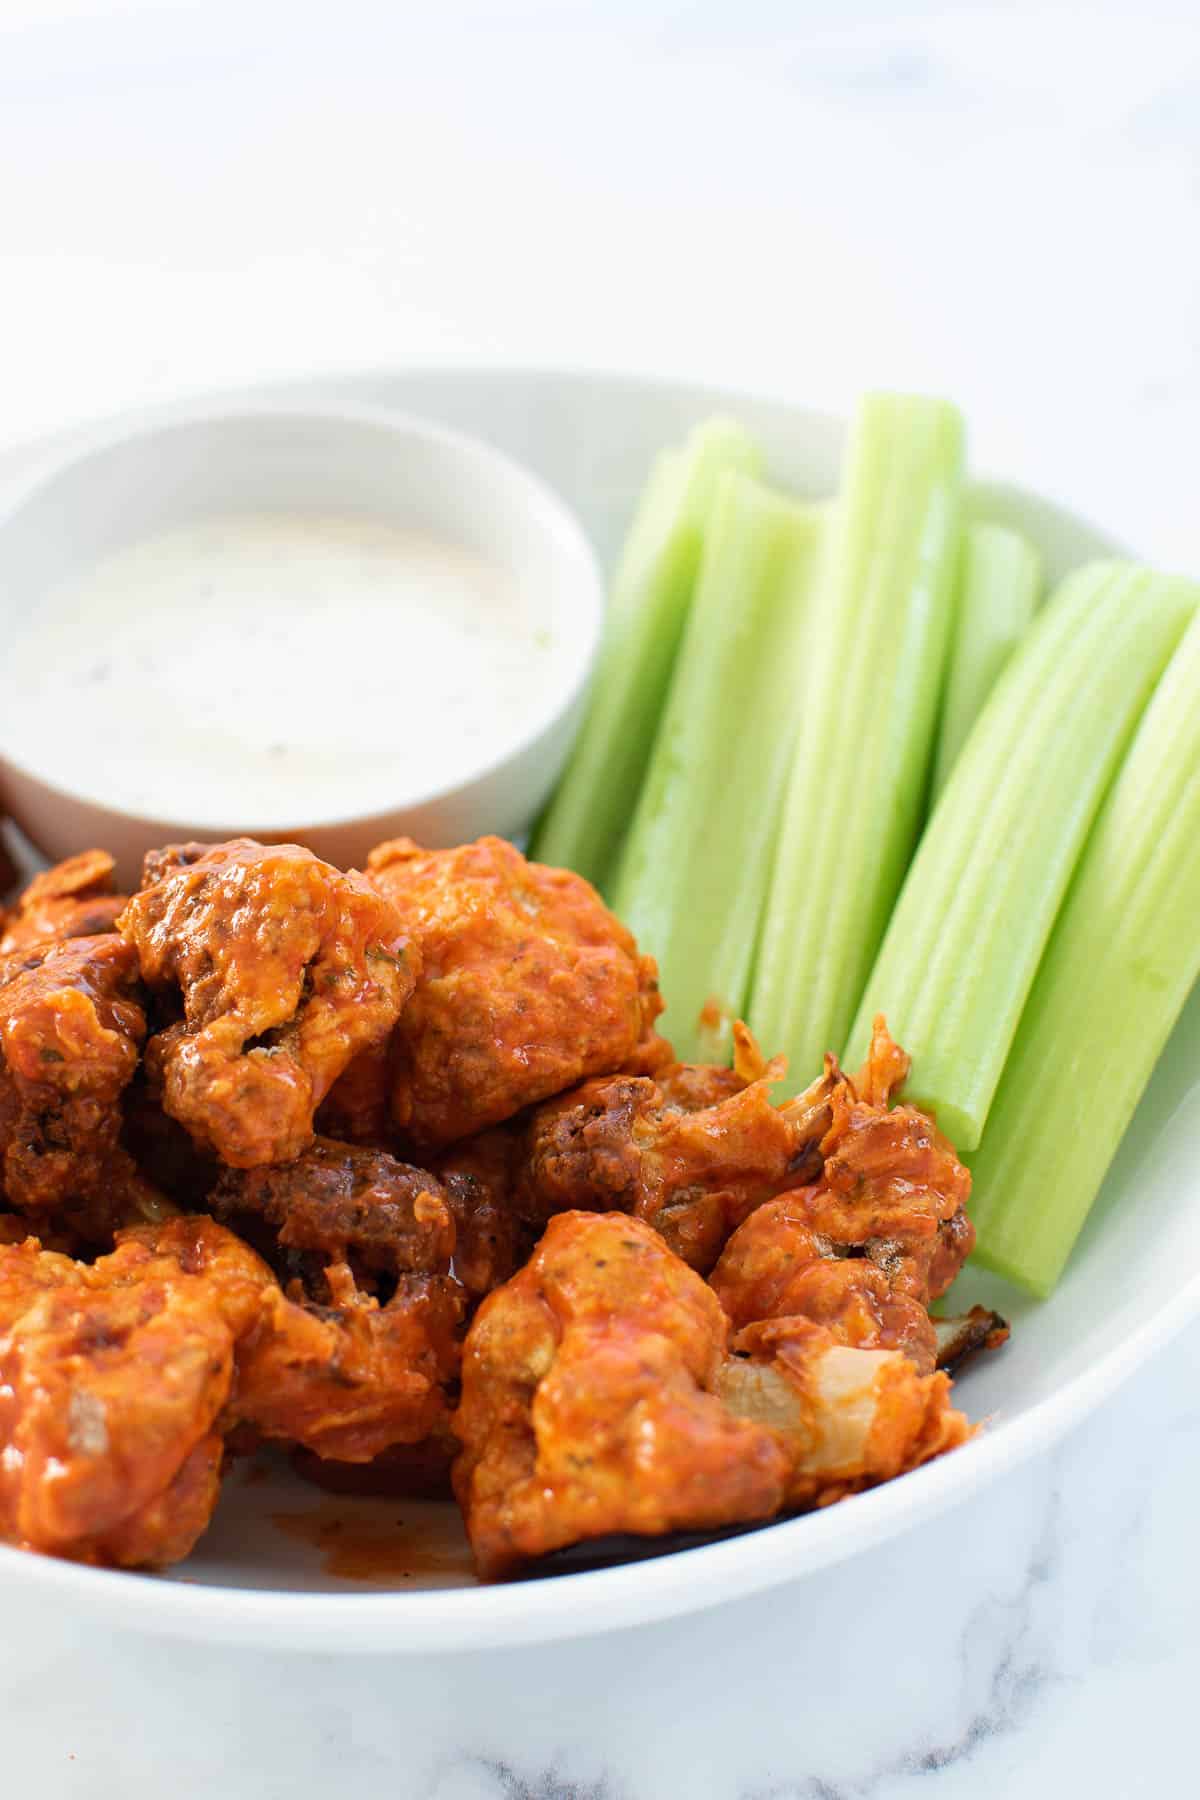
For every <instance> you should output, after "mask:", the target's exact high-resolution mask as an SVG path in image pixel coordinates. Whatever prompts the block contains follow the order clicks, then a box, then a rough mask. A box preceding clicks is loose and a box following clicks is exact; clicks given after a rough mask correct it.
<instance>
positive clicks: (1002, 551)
mask: <svg viewBox="0 0 1200 1800" xmlns="http://www.w3.org/2000/svg"><path fill="white" fill-rule="evenodd" d="M1041 574H1042V569H1041V558H1040V557H1039V555H1038V553H1037V551H1036V550H1035V549H1034V547H1033V545H1032V544H1031V543H1030V542H1029V540H1028V538H1025V537H1022V536H1021V533H1020V532H1019V531H1010V530H1009V528H1008V526H1007V525H991V524H987V523H985V522H982V521H981V522H980V523H978V524H974V525H968V527H967V529H966V532H965V533H964V537H963V562H962V573H961V576H960V588H959V595H958V606H957V608H956V619H955V625H954V637H953V643H952V645H951V649H950V667H949V670H948V672H947V675H946V694H945V698H944V699H943V701H942V718H941V723H940V725H939V726H938V742H937V753H936V755H935V757H934V763H933V797H934V798H935V799H936V797H937V796H938V795H939V794H940V793H941V791H942V789H943V788H944V787H945V785H946V782H947V781H948V779H949V777H950V771H951V769H952V768H953V767H954V765H955V763H956V762H957V761H958V758H959V754H960V752H961V750H962V747H963V745H964V744H965V743H966V741H967V739H968V737H969V736H970V735H971V727H972V726H973V725H974V723H975V721H976V719H977V718H978V717H979V715H980V713H981V712H982V711H983V703H984V701H985V700H986V699H987V697H988V695H989V694H990V693H991V691H992V689H993V688H994V687H995V685H996V681H997V678H998V676H999V674H1000V671H1001V669H1003V667H1004V665H1005V663H1006V662H1007V661H1008V659H1009V657H1010V656H1011V655H1012V653H1013V651H1014V650H1015V649H1016V647H1017V644H1018V642H1019V640H1020V638H1021V637H1022V635H1023V634H1024V632H1025V631H1026V630H1027V629H1028V627H1029V624H1030V622H1031V620H1032V619H1033V614H1034V609H1035V607H1036V606H1037V599H1038V589H1039V587H1040V585H1041Z"/></svg>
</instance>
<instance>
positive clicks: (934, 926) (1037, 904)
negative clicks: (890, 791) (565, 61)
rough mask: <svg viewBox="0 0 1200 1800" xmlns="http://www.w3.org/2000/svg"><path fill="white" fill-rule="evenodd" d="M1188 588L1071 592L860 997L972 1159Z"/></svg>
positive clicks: (1006, 682) (857, 1035)
mask: <svg viewBox="0 0 1200 1800" xmlns="http://www.w3.org/2000/svg"><path fill="white" fill-rule="evenodd" d="M1195 597H1196V596H1195V590H1194V589H1193V588H1192V587H1191V586H1190V584H1188V583H1187V582H1184V581H1180V580H1177V579H1174V578H1171V577H1165V576H1157V575H1155V574H1153V573H1152V572H1151V571H1150V570H1147V569H1139V568H1136V567H1134V566H1132V565H1128V564H1121V563H1096V564H1090V565H1088V566H1087V567H1085V568H1083V569H1079V570H1076V572H1075V573H1074V574H1073V575H1070V576H1068V578H1067V580H1066V581H1065V582H1063V583H1062V585H1061V586H1060V588H1059V589H1058V591H1057V592H1056V594H1055V595H1054V597H1053V598H1052V600H1051V601H1050V603H1049V604H1048V605H1047V607H1046V608H1045V609H1044V610H1043V612H1042V613H1041V614H1040V615H1039V616H1038V619H1037V621H1036V622H1035V624H1034V625H1033V627H1032V628H1031V630H1030V631H1029V632H1028V633H1027V635H1026V637H1025V639H1024V641H1023V643H1022V646H1021V649H1020V650H1019V651H1018V653H1017V655H1016V656H1015V657H1014V658H1013V660H1012V661H1011V662H1010V663H1009V665H1008V668H1007V669H1006V670H1005V672H1004V674H1003V675H1002V676H1001V678H1000V681H999V683H998V685H997V687H996V689H995V690H994V692H993V694H992V697H991V699H990V700H989V702H988V704H987V706H986V707H985V708H984V713H983V717H982V718H981V719H980V721H979V723H978V725H977V726H976V728H975V730H974V732H972V734H971V737H970V739H969V741H968V743H967V747H966V749H965V750H964V752H963V754H962V756H961V757H960V758H959V760H958V763H957V765H956V767H955V770H954V773H953V775H952V776H951V778H950V782H949V785H948V786H947V788H946V791H945V793H944V794H943V796H942V798H941V800H940V801H939V803H938V805H937V807H936V809H935V811H934V813H933V816H932V818H931V819H930V821H929V825H928V827H927V829H926V832H925V835H924V837H923V839H922V841H921V845H920V848H919V850H918V851H917V854H916V856H915V858H914V859H913V864H912V867H911V869H910V870H909V874H908V878H907V880H906V882H905V884H904V889H903V891H902V893H901V895H900V899H899V901H898V902H897V904H896V909H895V912H894V913H893V915H892V918H891V922H890V924H889V926H888V930H887V934H886V936H885V938H884V941H883V944H882V946H881V948H880V952H879V957H878V960H877V962H876V964H875V967H874V969H873V970H872V971H871V975H870V978H869V980H868V981H867V984H866V988H865V990H864V994H863V999H862V1004H861V1006H860V1008H859V1012H858V1017H857V1019H856V1021H855V1026H854V1031H853V1033H852V1034H851V1039H850V1043H849V1045H848V1046H847V1050H846V1056H847V1061H848V1062H851V1063H853V1060H854V1058H855V1057H856V1056H858V1055H859V1054H865V1050H866V1045H867V1042H868V1038H869V1034H870V1026H871V1018H872V1015H873V1013H875V1012H880V1011H881V1012H884V1013H886V1015H887V1019H888V1024H889V1026H890V1028H891V1030H892V1033H893V1035H894V1036H895V1038H896V1040H897V1042H898V1043H901V1044H903V1045H904V1047H905V1049H906V1050H907V1051H908V1052H909V1054H910V1056H911V1057H912V1071H911V1073H910V1076H909V1079H908V1082H907V1083H906V1086H905V1098H906V1099H908V1100H911V1101H912V1102H913V1103H914V1104H915V1105H917V1106H922V1107H926V1108H928V1109H929V1110H930V1111H932V1112H934V1113H935V1114H936V1116H937V1120H938V1123H939V1125H940V1126H941V1127H942V1129H943V1130H944V1131H946V1132H947V1133H948V1134H949V1136H950V1137H951V1139H952V1140H953V1142H954V1143H955V1144H956V1145H958V1147H959V1148H960V1149H965V1150H973V1149H974V1148H975V1147H976V1146H977V1145H978V1144H979V1141H980V1138H981V1136H982V1134H983V1129H984V1124H985V1122H986V1120H987V1117H988V1109H989V1107H990V1106H991V1103H992V1097H993V1095H994V1093H995V1091H996V1085H997V1083H998V1082H999V1080H1000V1076H1001V1073H1002V1071H1003V1069H1004V1064H1005V1058H1006V1057H1007V1055H1008V1052H1009V1048H1010V1046H1011V1044H1012V1041H1013V1036H1014V1034H1015V1032H1016V1029H1017V1024H1018V1021H1019V1019H1020V1017H1021V1009H1022V1007H1023V1006H1024V1004H1025V1000H1026V997H1027V995H1028V993H1029V990H1030V987H1031V985H1032V982H1033V978H1034V975H1035V973H1036V970H1037V966H1038V962H1039V959H1040V957H1041V955H1042V951H1043V950H1044V948H1045V945H1046V941H1047V939H1048V937H1049V935H1050V930H1051V927H1052V926H1053V924H1054V920H1055V916H1056V914H1057V912H1058V909H1059V906H1060V904H1061V901H1062V897H1063V894H1064V892H1065V890H1066V886H1067V883H1068V882H1069V880H1070V878H1071V875H1072V872H1073V870H1074V868H1075V865H1076V863H1077V861H1078V858H1079V854H1080V851H1081V849H1082V846H1083V842H1084V839H1085V837H1086V835H1087V832H1088V830H1089V828H1090V826H1091V824H1092V821H1093V819H1094V818H1095V815H1096V812H1097V809H1098V807H1099V805H1100V802H1101V800H1102V798H1103V795H1104V792H1105V790H1106V788H1107V787H1108V785H1109V782H1110V781H1111V779H1112V776H1113V774H1114V772H1115V770H1116V768H1117V766H1118V764H1119V761H1120V758H1121V756H1122V754H1123V752H1124V750H1125V748H1126V746H1127V745H1128V743H1129V740H1130V738H1131V736H1132V734H1133V732H1134V729H1135V728H1136V725H1137V721H1138V719H1139V717H1140V715H1141V713H1142V711H1143V709H1144V707H1145V706H1146V703H1147V701H1148V700H1149V697H1150V695H1151V693H1152V691H1153V689H1154V686H1155V683H1156V682H1157V681H1158V679H1159V676H1160V675H1161V674H1162V671H1163V669H1164V667H1165V666H1166V664H1167V661H1168V659H1169V658H1170V656H1171V654H1172V652H1173V650H1174V649H1175V646H1176V644H1177V643H1178V641H1179V639H1180V637H1181V636H1182V634H1183V631H1184V629H1185V628H1186V626H1187V624H1188V622H1189V619H1190V617H1191V613H1192V610H1193V608H1194V605H1195Z"/></svg>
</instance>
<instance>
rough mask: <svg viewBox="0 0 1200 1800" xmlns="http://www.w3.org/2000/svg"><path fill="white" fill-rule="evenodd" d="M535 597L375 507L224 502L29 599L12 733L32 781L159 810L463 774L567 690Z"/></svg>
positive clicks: (233, 811)
mask: <svg viewBox="0 0 1200 1800" xmlns="http://www.w3.org/2000/svg"><path fill="white" fill-rule="evenodd" d="M544 607H545V601H544V598H542V599H541V600H540V601H539V600H537V599H535V598H534V597H533V596H531V595H528V594H526V593H525V592H523V591H522V588H521V586H520V584H519V583H518V582H517V581H516V579H515V577H514V576H513V575H512V574H511V573H510V572H509V571H508V570H506V569H504V568H501V567H499V566H497V565H496V564H495V563H493V562H490V561H486V560H485V559H484V558H483V557H481V556H478V555H476V554H475V553H474V552H473V551H471V550H469V549H466V548H464V547H462V546H460V545H457V544H454V543H450V542H447V541H445V540H443V539H441V538H438V537H433V536H430V535H427V534H425V533H423V532H419V531H412V530H407V529H403V528H401V527H398V526H395V525H392V524H387V523H383V522H380V521H377V520H373V519H368V518H359V517H353V516H349V515H347V516H342V515H336V514H329V515H325V514H293V513H283V512H280V513H230V514H227V515H221V516H217V517H209V518H205V519H203V520H200V521H198V522H193V523H189V524H186V525H180V526H176V527H174V528H173V529H170V530H165V531H162V532H160V533H158V534H156V535H154V536H152V537H147V538H144V539H141V540H140V541H138V542H136V543H133V544H131V545H128V546H126V547H123V548H121V549H118V550H115V551H113V552H111V553H110V554H108V555H107V556H104V557H102V558H101V559H100V560H98V561H96V562H95V563H93V564H92V565H91V566H90V567H88V568H86V569H84V570H82V571H81V572H78V573H76V574H75V575H74V576H73V577H72V578H71V579H70V580H69V581H67V582H66V583H64V584H63V585H62V586H61V587H59V588H57V589H54V590H52V591H51V592H50V593H49V594H47V595H46V596H45V597H44V598H42V599H41V600H40V601H39V602H38V604H37V605H36V606H35V607H33V608H31V612H30V615H29V616H27V617H26V619H25V621H24V624H23V627H22V626H21V625H20V624H18V629H17V634H16V636H15V640H14V642H13V643H12V645H11V646H10V648H9V650H8V651H7V653H6V655H5V658H4V661H3V664H2V665H0V667H3V671H4V673H3V678H2V679H3V688H4V690H5V691H4V697H3V702H2V704H3V709H4V712H5V713H6V715H7V719H6V721H5V723H4V726H3V731H4V736H5V738H6V740H7V741H8V742H9V743H11V744H12V745H13V746H14V748H16V747H17V746H19V754H20V759H21V761H22V762H23V763H24V764H25V766H26V767H28V768H29V769H31V770H32V771H33V772H34V773H36V774H38V775H40V776H41V777H42V779H44V780H46V781H49V782H51V783H54V784H56V785H60V786H64V787H68V788H71V789H73V790H74V791H76V792H81V791H84V790H85V789H86V790H87V791H89V792H91V793H93V794H94V795H95V797H96V798H98V799H101V800H103V801H104V802H105V803H106V804H107V805H110V806H113V807H119V808H121V809H123V810H129V811H136V812H140V813H145V814H148V815H151V816H153V817H156V818H166V819H170V818H187V819H191V820H195V821H196V822H197V823H203V822H211V823H212V824H213V825H216V826H228V825H230V824H231V823H234V822H242V823H244V824H245V826H246V827H247V828H253V827H262V828H268V827H270V826H272V825H273V824H277V825H286V824H289V823H296V822H300V821H306V822H311V823H316V822H318V821H320V820H330V819H339V818H344V817H352V816H355V815H360V814H363V813H369V812H372V811H379V810H383V809H385V808H387V807H392V806H396V805H403V804H404V803H405V802H406V801H407V800H408V799H410V798H416V797H418V796H423V795H426V794H428V793H430V792H432V791H434V790H436V789H441V788H444V787H447V786H450V785H452V784H453V783H454V782H455V781H456V780H458V779H459V778H461V777H464V776H466V775H467V774H469V773H470V772H471V771H472V770H473V769H475V768H477V767H478V766H479V764H480V762H481V761H485V760H486V759H487V757H488V756H489V754H490V753H492V752H493V751H502V750H504V749H505V748H507V747H509V746H511V745H512V744H514V743H515V742H516V741H517V740H518V739H519V738H520V737H521V736H523V735H524V732H525V731H526V729H527V728H528V727H529V725H530V722H531V720H532V719H533V717H534V715H535V713H536V712H537V711H539V710H540V707H539V699H540V697H541V696H544V695H545V693H546V691H547V684H548V683H550V684H557V685H561V681H562V671H561V667H560V664H561V660H562V659H563V658H564V657H565V655H566V649H565V646H564V645H563V644H562V643H561V642H560V640H559V638H558V635H557V634H556V632H555V631H554V629H553V625H552V621H551V619H550V618H549V617H547V616H545V612H544Z"/></svg>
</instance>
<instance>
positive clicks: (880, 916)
mask: <svg viewBox="0 0 1200 1800" xmlns="http://www.w3.org/2000/svg"><path fill="white" fill-rule="evenodd" d="M962 458H963V445H962V422H961V420H960V418H959V415H958V413H957V412H956V411H955V409H954V408H953V407H951V406H949V405H947V404H946V403H945V402H943V401H939V400H933V399H924V398H920V397H916V396H906V395H898V394H875V395H869V396H867V398H866V399H865V400H864V401H863V402H862V403H861V405H860V407H859V410H858V413H857V416H856V418H855V422H854V424H853V426H852V429H851V433H850V440H849V444H848V446H847V453H846V460H845V468H844V473H843V486H842V492H841V494H840V495H839V499H838V502H837V504H836V506H835V509H834V517H833V523H832V525H831V528H830V529H831V542H830V547H829V552H828V560H827V564H826V569H825V573H824V574H823V576H822V578H821V581H820V584H819V589H818V593H817V595H816V597H815V600H814V604H813V608H812V630H811V632H810V638H809V658H808V669H807V673H806V677H805V682H804V685H803V688H802V690H800V691H799V692H798V694H797V706H798V707H799V710H800V731H799V736H798V739H797V744H796V751H795V756H794V759H793V764H792V768H791V771H790V774H789V778H788V783H787V787H786V792H785V798H784V803H783V808H782V814H781V824H780V832H779V840H778V845H777V849H776V855H775V861H774V868H773V873H772V877H771V881H770V886H769V891H768V895H767V899H766V904H765V909H764V914H763V920H762V926H761V930H760V934H759V941H758V948H757V957H756V967H755V972H754V978H753V986H752V992H751V1001H750V1009H749V1011H750V1020H749V1022H750V1024H751V1026H752V1027H753V1029H754V1030H755V1031H756V1032H757V1033H758V1035H759V1037H760V1039H761V1041H762V1043H763V1045H764V1047H765V1048H766V1049H767V1051H768V1052H769V1053H772V1054H773V1053H775V1052H777V1051H785V1052H786V1053H787V1055H788V1058H789V1071H788V1083H787V1085H788V1087H789V1089H790V1090H792V1091H795V1090H796V1089H798V1088H799V1087H802V1086H803V1085H804V1083H805V1082H806V1081H808V1080H809V1079H810V1078H811V1077H812V1075H813V1074H814V1073H815V1071H816V1070H818V1069H819V1067H820V1062H821V1057H822V1056H823V1054H824V1053H825V1051H826V1050H830V1049H837V1048H838V1046H839V1045H840V1044H841V1042H842V1040H843V1039H844V1037H845V1034H846V1032H847V1030H848V1029H849V1026H850V1022H851V1019H852V1018H853V1016H854V1009H855V1006H856V1005H857V1003H858V998H859V995H860V994H861V992H862V986H863V982H864V981H865V979H866V977H867V974H868V973H869V971H870V968H871V964H872V962H873V960H874V956H875V951H876V949H877V947H878V944H879V940H880V938H881V936H882V935H883V930H884V927H885V925H886V924H887V918H888V914H889V912H890V910H891V906H892V902H893V900H894V899H895V896H896V892H897V889H898V888H899V886H900V883H901V881H902V880H903V877H904V871H905V868H906V867H907V864H908V859H909V856H910V854H911V851H912V846H913V842H914V839H915V836H916V833H917V830H918V828H919V824H920V818H921V811H922V807H923V804H924V797H925V788H926V783H927V779H928V774H929V766H930V759H931V755H932V746H933V734H934V729H935V722H936V717H937V709H938V703H939V700H940V697H941V688H942V677H943V673H944V669H945V660H946V651H947V646H948V638H949V627H950V622H951V608H952V601H953V581H954V574H955V571H956V568H957V564H958V555H959V545H960V531H959V523H960V506H961V489H962Z"/></svg>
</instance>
